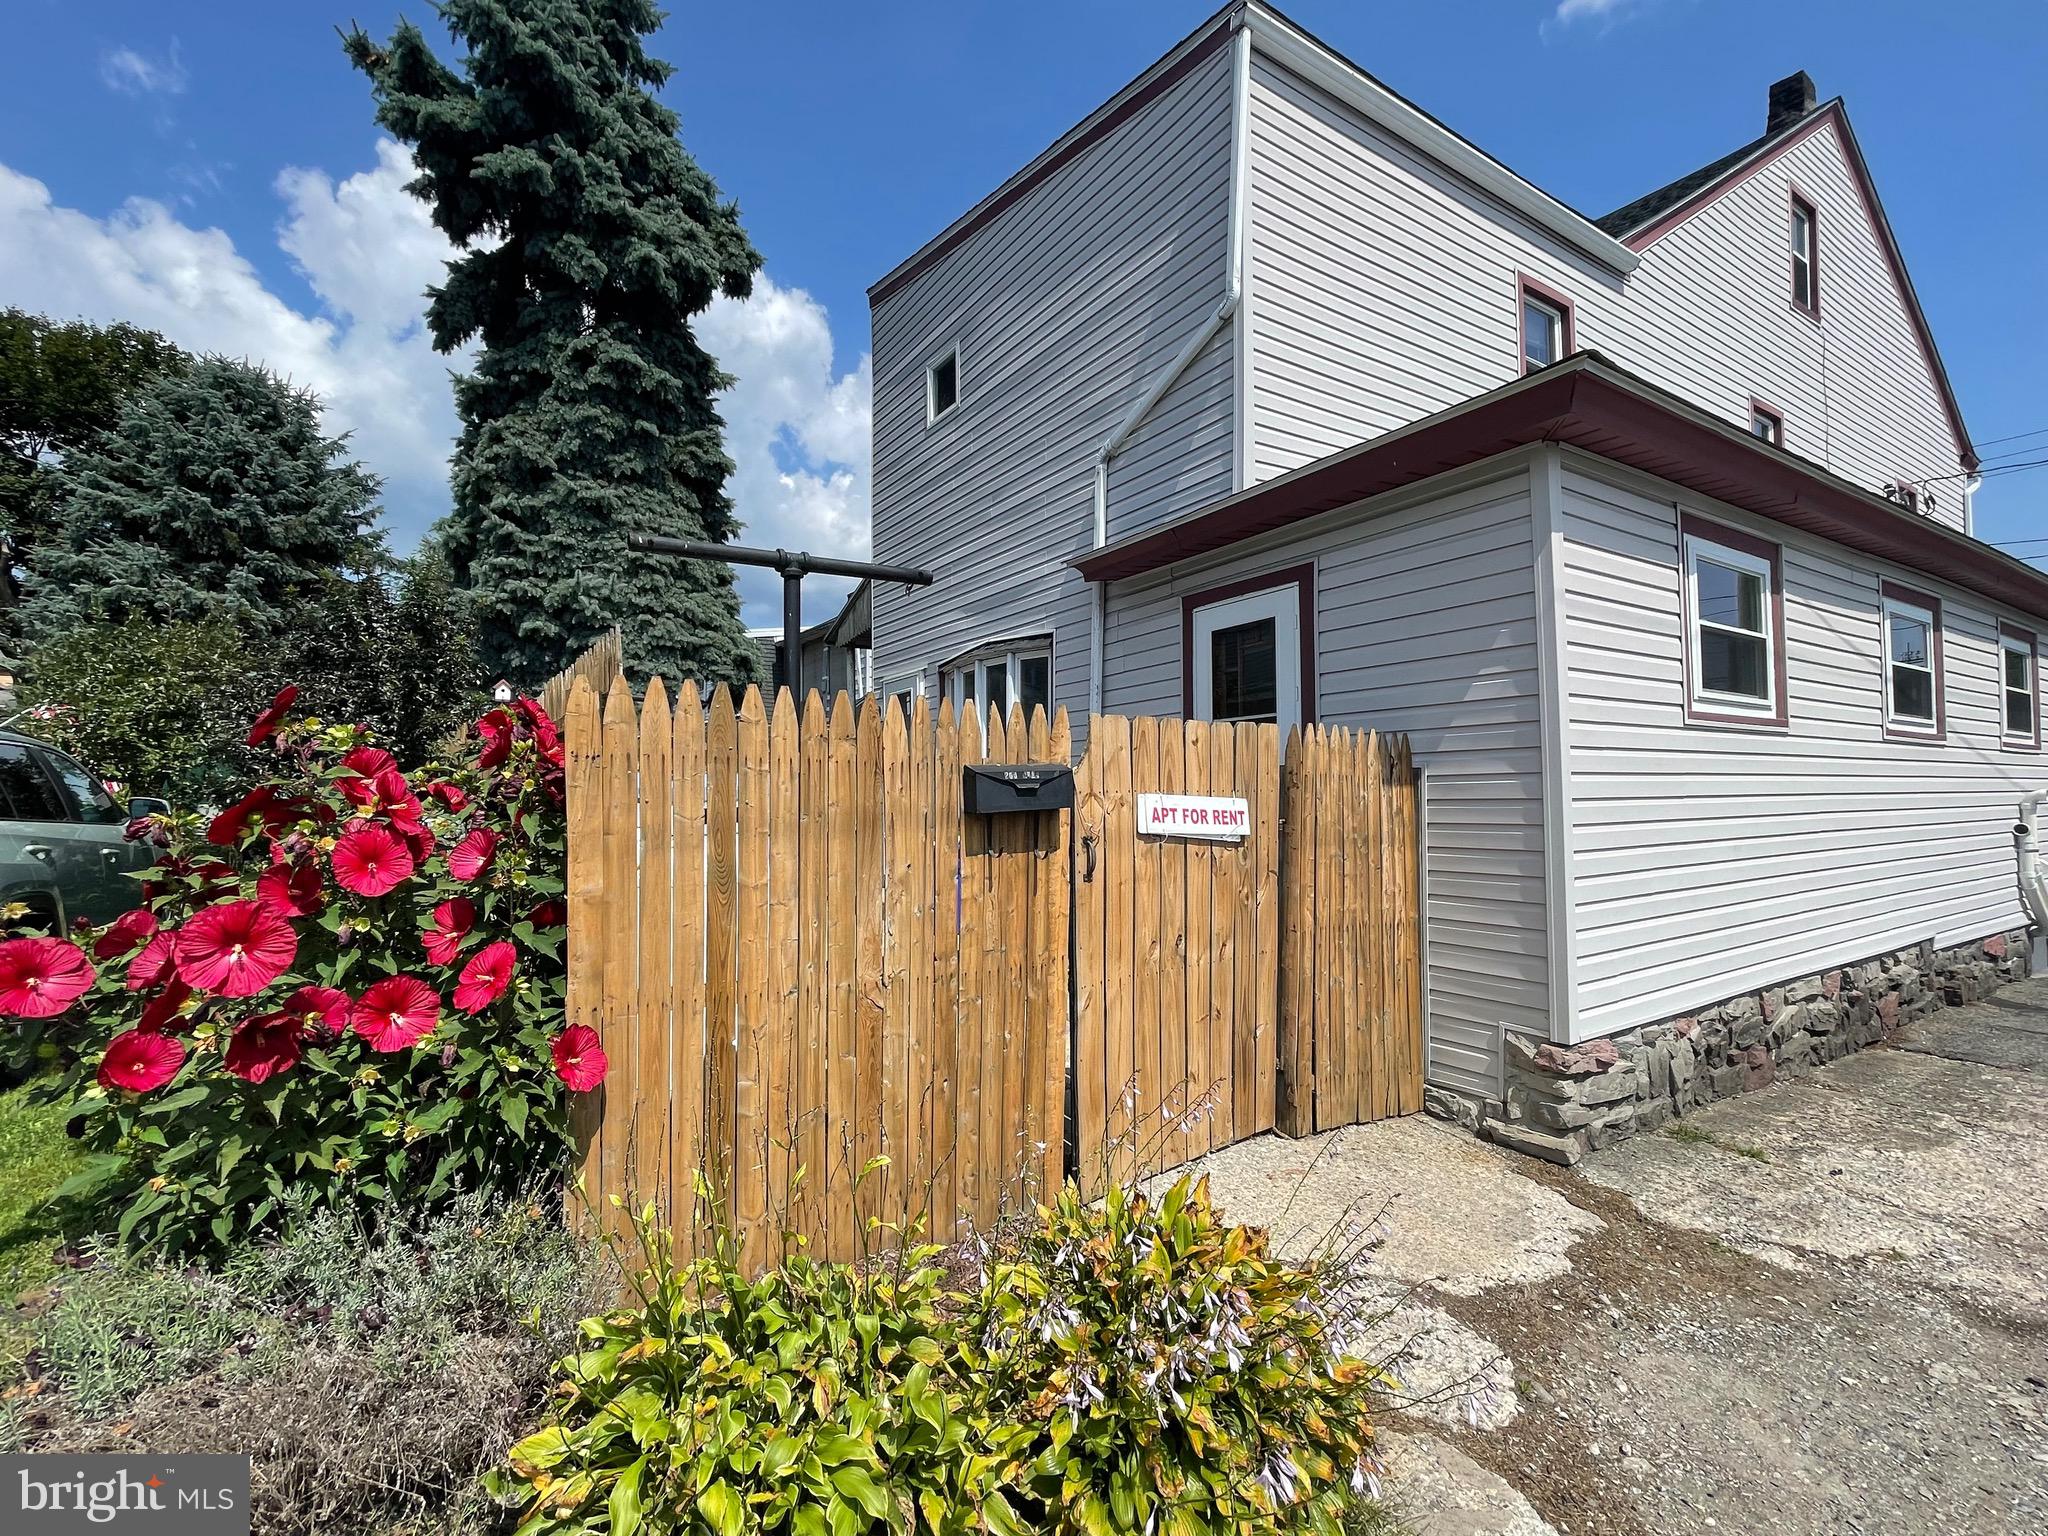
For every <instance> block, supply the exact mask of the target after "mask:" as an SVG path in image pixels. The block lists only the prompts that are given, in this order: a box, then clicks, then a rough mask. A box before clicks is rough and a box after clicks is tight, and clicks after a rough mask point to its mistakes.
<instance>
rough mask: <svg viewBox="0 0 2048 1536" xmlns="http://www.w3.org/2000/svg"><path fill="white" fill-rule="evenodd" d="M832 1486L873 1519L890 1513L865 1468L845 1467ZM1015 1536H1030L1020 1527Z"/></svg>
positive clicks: (884, 1495) (836, 1473)
mask: <svg viewBox="0 0 2048 1536" xmlns="http://www.w3.org/2000/svg"><path fill="white" fill-rule="evenodd" d="M832 1486H833V1487H834V1488H835V1489H837V1490H838V1491H839V1492H840V1493H841V1494H843V1495H844V1496H845V1497H847V1498H849V1499H851V1500H853V1502H854V1503H856V1504H858V1505H859V1506H860V1507H861V1509H862V1510H863V1511H865V1512H866V1513H867V1514H868V1515H869V1516H870V1517H871V1518H873V1519H876V1520H879V1519H881V1518H882V1517H883V1516H884V1515H886V1514H887V1513H888V1512H889V1495H888V1494H887V1493H886V1492H884V1491H883V1489H882V1485H881V1484H880V1483H878V1482H876V1481H875V1480H874V1478H873V1477H871V1476H869V1475H868V1471H867V1469H866V1468H865V1467H855V1466H844V1467H839V1468H837V1469H835V1470H834V1472H833V1473H832ZM1015 1536H1029V1533H1028V1532H1026V1531H1025V1530H1024V1529H1023V1527H1022V1526H1019V1527H1018V1529H1017V1531H1016V1533H1015Z"/></svg>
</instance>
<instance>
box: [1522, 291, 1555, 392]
mask: <svg viewBox="0 0 2048 1536" xmlns="http://www.w3.org/2000/svg"><path fill="white" fill-rule="evenodd" d="M1532 309H1533V310H1535V311H1536V312H1537V313H1538V314H1540V315H1541V316H1543V318H1544V319H1545V320H1546V321H1547V322H1548V323H1549V327H1550V354H1551V356H1550V362H1548V363H1539V362H1537V361H1536V360H1535V359H1534V358H1532V357H1531V356H1530V355H1529V311H1530V310H1532ZM1564 359H1565V312H1564V306H1563V305H1562V304H1557V303H1554V302H1552V301H1551V300H1549V299H1546V298H1544V297H1543V295H1542V294H1540V293H1538V292H1536V291H1535V289H1533V288H1524V289H1523V290H1522V372H1524V373H1534V372H1536V370H1537V369H1539V368H1548V367H1550V366H1551V363H1561V362H1563V361H1564Z"/></svg>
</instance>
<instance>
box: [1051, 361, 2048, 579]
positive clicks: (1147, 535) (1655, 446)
mask: <svg viewBox="0 0 2048 1536" xmlns="http://www.w3.org/2000/svg"><path fill="white" fill-rule="evenodd" d="M1533 443H1557V444H1562V445H1566V446H1569V447H1573V448H1577V449H1579V450H1580V451H1582V452H1584V453H1587V454H1590V455H1592V456H1594V457H1597V458H1602V459H1606V460H1609V461H1611V462H1613V463H1616V464H1621V465H1625V466H1627V467H1628V468H1631V469H1634V470H1637V471H1640V472H1642V473H1644V474H1648V475H1653V476H1655V477H1656V478H1658V479H1660V480H1663V481H1666V482H1669V483H1671V484H1673V485H1677V486H1679V487H1681V488H1683V489H1686V490H1689V491H1692V492H1694V493H1695V494H1697V495H1700V496H1703V497H1707V498H1710V499H1712V500H1715V501H1720V502H1724V503H1726V504H1728V505H1730V506H1735V507H1740V508H1743V509H1744V510H1746V511H1749V512H1752V513H1754V514H1755V515H1757V516H1759V517H1763V518H1766V519H1768V520H1770V521H1773V522H1777V523H1781V524H1783V525H1784V526H1786V527H1789V528H1795V529H1798V530H1800V531H1801V532H1804V533H1809V534H1812V535H1814V536H1815V537H1818V538H1823V539H1827V540H1829V541H1831V542H1833V543H1836V544H1839V545H1842V546H1844V547H1845V548H1849V549H1853V550H1857V551H1859V552H1860V553H1863V554H1866V555H1869V556H1871V557H1873V558H1875V559H1879V560H1883V561H1887V562H1889V563H1891V564H1893V565H1897V566H1900V567H1903V568H1905V569H1907V570H1912V571H1918V572H1921V573H1923V574H1925V575H1928V576H1932V577H1934V578H1936V579H1937V580H1941V581H1945V582H1948V583H1950V584H1952V585H1955V586H1959V587H1963V588H1966V589H1968V590H1970V591H1973V592H1976V593H1979V594H1981V595H1982V596H1985V597H1988V598H1991V599H1993V600H1994V601H1997V602H2001V603H2004V604H2005V605H2007V606H2008V607H2011V608H2013V609H2016V610H2018V611H2020V612H2022V613H2025V614H2028V615H2031V616H2035V617H2048V571H2042V570H2039V569H2037V568H2036V567H2034V566H2031V565H2027V564H2025V563H2024V562H2022V561H2019V560H2016V559H2014V558H2013V557H2012V556H2010V555H2008V554H2005V553H2004V552H2002V551H2000V550H1998V549H1995V548H1993V547H1992V546H1991V545H1989V544H1986V543H1984V542H1983V541H1982V540H1979V539H1975V538H1972V537H1971V536H1970V535H1968V534H1966V533H1962V532H1960V531H1958V530H1956V529H1953V528H1950V527H1948V526H1946V525H1945V524H1942V523H1937V522H1935V521H1934V520H1933V519H1931V518H1928V517H1924V516H1922V515H1920V514H1919V513H1916V512H1909V511H1907V510H1906V509H1905V508H1903V507H1901V506H1898V505H1897V504H1895V503H1893V502H1890V501H1887V500H1885V499H1884V498H1883V497H1882V496H1879V495H1877V494H1875V493H1874V492H1871V491H1866V490H1864V489H1862V488H1861V487H1860V486H1857V485H1854V484H1852V483H1850V482H1849V481H1847V480H1844V479H1842V478H1841V477H1839V476H1837V475H1834V474H1832V473H1830V472H1829V471H1827V470H1825V469H1823V468H1821V467H1820V466H1819V465H1816V464H1812V463H1809V462H1808V461H1806V460H1804V459H1801V458H1799V457H1797V456H1795V455H1793V454H1790V453H1787V452H1785V451H1784V450H1783V449H1781V448H1775V447H1773V446H1771V445H1770V444H1769V443H1765V442H1763V441H1761V440H1760V439H1757V438H1755V437H1752V436H1751V435H1750V434H1749V433H1748V432H1746V431H1744V430H1743V429H1742V428H1741V427H1739V426H1737V425H1735V424H1734V423H1732V422H1725V421H1721V420H1720V419H1718V418H1716V417H1713V416H1710V415H1708V414H1707V413H1706V412H1704V411H1701V410H1699V409H1698V408H1697V407H1695V406H1692V405H1690V404H1689V403H1687V402H1686V401H1684V400H1682V399H1681V398H1679V397H1678V396H1676V395H1673V394H1671V393H1669V392H1668V391H1665V390H1662V389H1659V388H1658V387H1657V386H1656V385H1654V384H1651V383H1649V382H1648V381H1647V380H1644V379H1640V378H1637V377H1636V376H1635V375H1634V374H1631V373H1628V372H1626V371H1625V370H1623V369H1620V368H1617V367H1615V366H1614V365H1613V364H1612V363H1610V362H1608V361H1607V360H1606V359H1605V358H1603V357H1601V356H1600V355H1599V354H1598V353H1591V352H1587V353H1580V354H1578V355H1576V356H1574V357H1571V358H1567V359H1566V360H1565V361H1563V362H1561V363H1559V364H1557V365H1556V366H1554V367H1551V368H1546V369H1544V370H1543V371H1542V372H1540V373H1534V374H1530V375H1529V376H1528V377H1526V378H1522V379H1517V380H1515V381H1514V382H1513V383H1510V384H1506V385H1503V386H1502V387H1500V388H1499V389H1495V390H1491V391H1489V392H1488V393H1486V394H1483V395H1478V396H1475V397H1474V398H1473V399H1471V400H1468V401H1465V402H1464V403H1462V404H1460V405H1456V406H1453V407H1451V408H1450V409H1448V410H1445V411H1440V412H1438V413H1437V414H1436V415H1434V416H1430V417H1426V418H1424V419H1423V420H1421V421H1418V422H1415V423H1414V424H1412V425H1410V426H1408V427H1404V428H1402V429H1401V430H1399V431H1396V432H1390V433H1388V434H1386V435H1385V436H1383V437H1377V438H1374V439H1372V440H1370V441H1369V442H1365V443H1360V444H1358V445H1357V446H1355V447H1352V448H1347V449H1343V450H1341V451H1339V452H1337V453H1334V454H1330V455H1328V456H1327V457H1325V458H1322V459H1318V460H1316V461H1315V462H1314V463H1311V464H1306V465H1304V466H1302V467H1301V468H1300V469H1297V470H1295V471H1293V472H1292V473H1290V474H1287V475H1284V476H1281V477H1279V478H1278V479H1275V480H1269V481H1267V482H1265V483H1264V484H1262V485H1259V486H1256V487H1254V488H1252V489H1251V490H1248V491H1243V492H1240V493H1238V494H1237V495H1235V496H1230V497H1226V498H1224V499H1223V500H1221V501H1218V502H1215V503H1212V504H1211V505H1210V506H1208V507H1206V508H1204V509H1202V510H1200V511H1198V512H1195V513H1192V514H1190V515H1189V516H1187V517H1184V518H1180V519H1177V520H1175V521H1173V522H1171V523H1167V524H1164V525H1162V526H1161V527H1158V528H1153V529H1149V530H1147V531H1145V532H1143V533H1138V534H1133V535H1131V536H1129V537H1127V538H1124V539H1121V540H1119V541H1117V542H1116V543H1113V544H1109V545H1105V546H1104V547H1103V548H1101V549H1099V550H1094V551H1091V552H1089V553H1088V554H1085V555H1083V556H1081V557H1079V558H1078V559H1076V560H1074V561H1072V562H1070V563H1071V564H1072V566H1073V567H1074V569H1076V570H1078V571H1079V572H1080V573H1081V574H1082V575H1083V576H1085V577H1086V578H1088V579H1089V580H1091V581H1097V582H1105V581H1118V580H1124V579H1127V578H1129V577H1133V576H1140V575H1143V574H1145V573H1146V572H1148V571H1153V570H1157V569H1160V568H1162V567H1164V566H1167V565H1171V564H1174V563H1175V562H1177V561H1181V560H1186V559H1188V558H1190V557H1191V556H1195V555H1202V554H1208V553H1212V552H1215V551H1217V550H1222V549H1227V548H1229V547H1231V546H1232V545H1235V544H1238V543H1240V542H1242V541H1243V540H1245V539H1249V538H1255V537H1257V536H1259V535H1261V534H1265V533H1270V532H1273V531H1274V530H1276V529H1281V528H1286V527H1289V526H1291V525H1293V524H1295V523H1299V522H1302V521H1304V520H1306V519H1308V518H1311V517H1316V516H1319V515H1320V514H1322V513H1326V512H1332V511H1336V510H1339V509H1341V508H1344V507H1347V506H1352V505H1355V504H1357V503H1361V502H1366V501H1369V500H1371V499H1372V498H1373V497H1376V496H1382V495H1385V494H1386V493H1388V492H1390V491H1394V490H1399V489H1402V488H1404V487H1407V486H1412V485H1416V484H1418V483H1420V482H1422V481H1425V480H1428V479H1431V478H1432V477H1434V476H1437V475H1441V474H1445V473H1448V472H1450V471H1452V470H1456V469H1461V468H1463V467H1465V466H1467V465H1470V464H1475V463H1478V462H1479V461H1481V460H1483V459H1487V458H1491V457H1493V456H1494V455H1496V454H1500V453H1505V452H1508V451H1510V450H1512V449H1515V448H1518V447H1523V446H1526V445H1529V444H1533Z"/></svg>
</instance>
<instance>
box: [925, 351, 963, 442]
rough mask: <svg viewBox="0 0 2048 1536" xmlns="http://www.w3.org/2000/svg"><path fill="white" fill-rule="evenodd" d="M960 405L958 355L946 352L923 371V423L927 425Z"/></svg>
mask: <svg viewBox="0 0 2048 1536" xmlns="http://www.w3.org/2000/svg"><path fill="white" fill-rule="evenodd" d="M959 403H960V354H959V353H958V352H948V353H947V354H946V355H945V356H944V357H942V358H940V359H939V360H938V361H937V362H935V363H933V364H932V365H931V367H929V368H927V369H925V371H924V410H925V422H926V424H927V425H929V424H930V423H932V422H935V421H937V420H938V419H939V418H940V417H941V416H943V415H945V414H946V413H947V412H948V411H950V410H952V409H953V407H954V406H956V405H958V404H959Z"/></svg>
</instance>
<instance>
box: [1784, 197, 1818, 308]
mask: <svg viewBox="0 0 2048 1536" xmlns="http://www.w3.org/2000/svg"><path fill="white" fill-rule="evenodd" d="M1791 240H1792V307H1793V308H1794V309H1802V310H1804V311H1806V313H1807V314H1809V315H1817V314H1819V313H1820V233H1819V223H1818V221H1817V220H1816V219H1815V217H1814V212H1813V204H1811V203H1809V202H1808V201H1807V200H1806V199H1805V198H1803V197H1801V196H1799V195H1798V194H1797V193H1796V192H1795V193H1794V194H1793V195H1792V221H1791Z"/></svg>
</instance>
